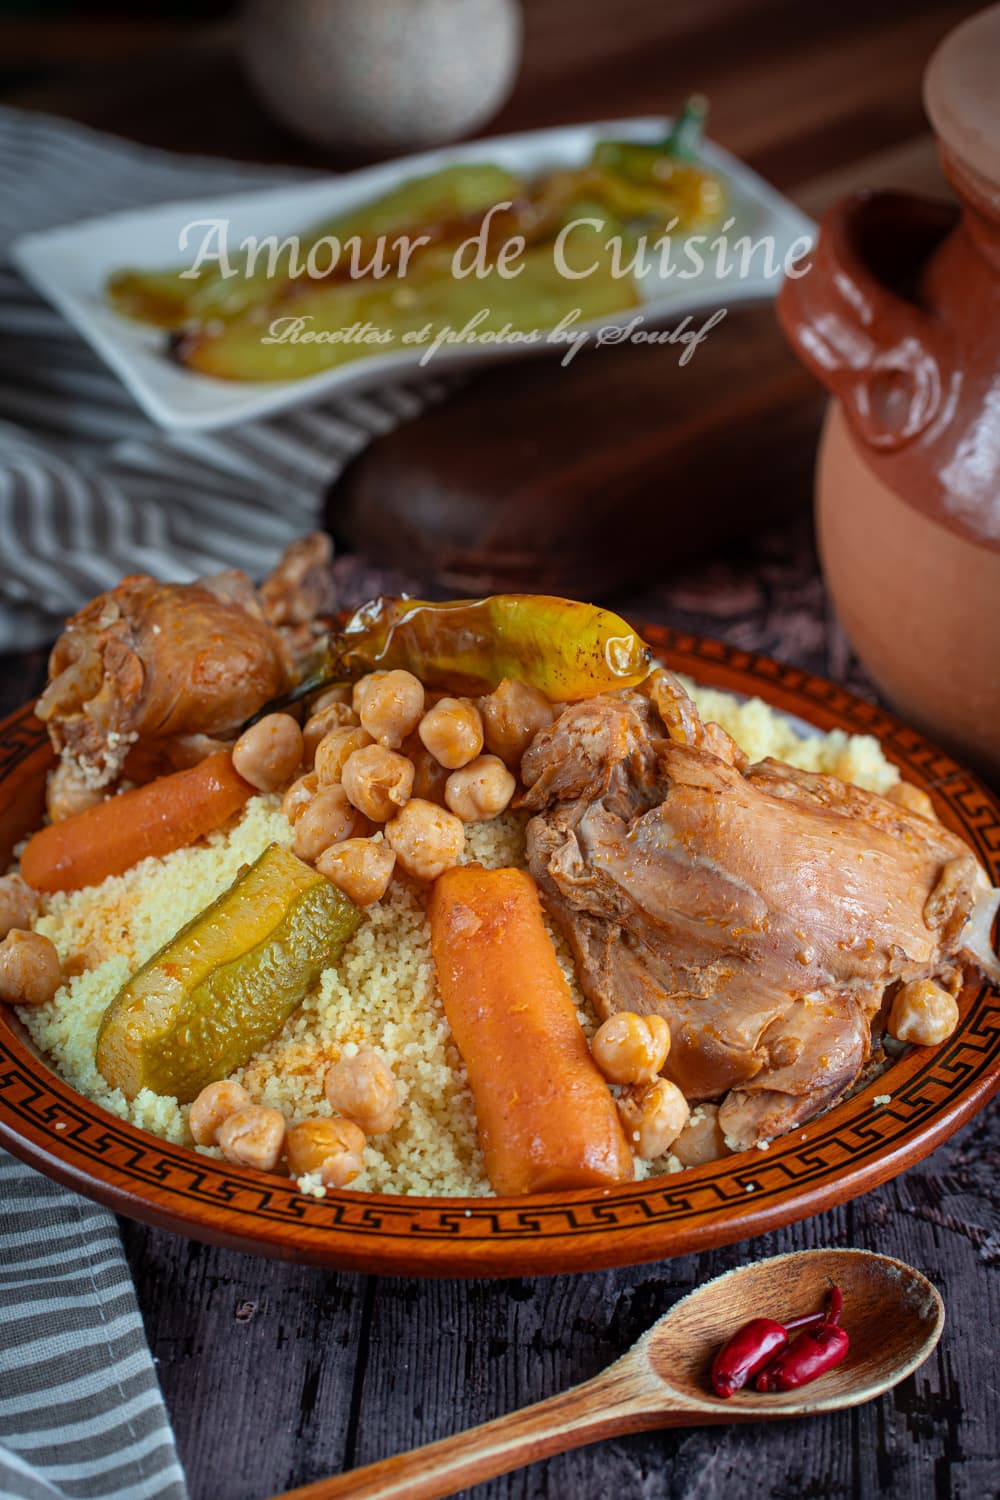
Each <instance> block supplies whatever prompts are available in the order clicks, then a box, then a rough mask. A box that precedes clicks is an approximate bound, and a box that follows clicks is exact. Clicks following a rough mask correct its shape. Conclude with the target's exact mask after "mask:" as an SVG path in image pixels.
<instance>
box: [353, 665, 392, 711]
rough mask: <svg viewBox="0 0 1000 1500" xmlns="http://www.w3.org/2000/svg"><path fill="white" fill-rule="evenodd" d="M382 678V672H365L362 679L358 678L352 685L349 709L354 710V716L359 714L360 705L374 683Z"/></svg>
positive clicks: (383, 674)
mask: <svg viewBox="0 0 1000 1500" xmlns="http://www.w3.org/2000/svg"><path fill="white" fill-rule="evenodd" d="M384 676H385V673H384V672H366V674H365V675H364V677H359V678H358V680H357V682H356V683H355V684H354V687H353V688H352V690H351V707H352V708H353V709H354V712H355V713H356V714H360V713H361V705H362V704H363V703H364V701H365V699H366V698H367V696H368V694H369V693H370V692H371V690H372V688H373V687H374V685H375V683H376V682H378V680H379V678H380V677H384Z"/></svg>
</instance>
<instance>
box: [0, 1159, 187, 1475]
mask: <svg viewBox="0 0 1000 1500" xmlns="http://www.w3.org/2000/svg"><path fill="white" fill-rule="evenodd" d="M0 1318H2V1330H3V1331H2V1334H0V1495H2V1496H3V1497H4V1500H61V1497H63V1496H66V1497H69V1496H73V1497H77V1496H79V1497H81V1500H83V1497H86V1500H97V1497H112V1496H113V1497H116V1500H147V1497H150V1500H152V1497H154V1496H155V1497H157V1500H184V1497H185V1495H186V1494H187V1490H186V1488H185V1484H184V1475H183V1473H182V1472H181V1467H180V1464H179V1462H178V1459H177V1451H176V1448H175V1447H174V1438H173V1433H172V1432H171V1430H170V1423H169V1421H168V1418H167V1413H166V1408H165V1407H164V1404H163V1397H162V1396H161V1395H160V1388H159V1386H158V1384H157V1381H156V1373H155V1371H154V1369H153V1361H152V1359H151V1357H150V1353H149V1349H148V1347H147V1345H146V1338H145V1334H144V1333H143V1327H142V1319H141V1317H140V1316H139V1309H138V1307H137V1306H136V1300H135V1292H134V1291H133V1288H132V1281H131V1278H130V1276H129V1272H128V1266H127V1264H126V1261H125V1256H124V1253H123V1251H122V1245H121V1240H120V1239H119V1237H118V1229H117V1226H116V1224H115V1220H114V1215H113V1214H111V1213H109V1212H108V1210H107V1209H104V1208H98V1207H97V1205H96V1204H93V1203H88V1202H87V1201H86V1199H84V1198H80V1197H78V1196H77V1195H76V1194H75V1193H70V1192H67V1191H66V1190H65V1189H64V1188H60V1187H57V1186H56V1185H55V1183H52V1182H49V1181H47V1180H46V1178H44V1177H40V1176H39V1175H38V1173H37V1172H33V1171H32V1170H31V1169H30V1168H29V1167H25V1166H22V1164H21V1163H20V1162H18V1161H15V1160H14V1158H13V1157H11V1156H8V1155H7V1154H6V1152H0Z"/></svg>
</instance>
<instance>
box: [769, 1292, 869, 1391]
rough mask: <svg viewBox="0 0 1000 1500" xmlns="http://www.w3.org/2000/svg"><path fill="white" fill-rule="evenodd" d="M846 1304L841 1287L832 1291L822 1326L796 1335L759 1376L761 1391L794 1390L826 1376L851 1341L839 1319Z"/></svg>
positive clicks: (844, 1353)
mask: <svg viewBox="0 0 1000 1500" xmlns="http://www.w3.org/2000/svg"><path fill="white" fill-rule="evenodd" d="M843 1306H844V1298H843V1294H842V1292H841V1290H840V1287H839V1286H835V1287H832V1288H831V1290H830V1311H829V1313H828V1314H827V1316H826V1318H825V1319H824V1321H823V1322H822V1323H820V1325H819V1327H818V1328H810V1329H808V1330H806V1331H804V1332H802V1333H800V1334H799V1336H798V1337H797V1338H794V1339H793V1340H792V1342H791V1343H790V1344H789V1346H788V1348H787V1349H785V1350H784V1351H783V1352H782V1353H781V1354H779V1355H778V1356H777V1358H776V1359H774V1360H773V1361H772V1362H771V1363H770V1364H769V1365H768V1366H767V1368H766V1369H765V1370H762V1371H761V1373H760V1374H759V1375H758V1376H757V1380H756V1386H757V1389H758V1390H759V1391H794V1390H796V1389H797V1388H798V1387H799V1386H800V1385H808V1384H809V1382H810V1381H811V1380H816V1379H817V1377H818V1376H820V1375H825V1374H826V1372H827V1370H832V1369H833V1368H834V1366H835V1365H839V1364H840V1362H841V1360H842V1359H844V1358H845V1357H846V1355H847V1351H848V1349H849V1348H850V1344H851V1341H850V1339H849V1338H848V1337H847V1334H846V1333H845V1332H844V1330H843V1328H841V1327H840V1324H839V1322H838V1319H839V1317H840V1314H841V1311H842V1309H843Z"/></svg>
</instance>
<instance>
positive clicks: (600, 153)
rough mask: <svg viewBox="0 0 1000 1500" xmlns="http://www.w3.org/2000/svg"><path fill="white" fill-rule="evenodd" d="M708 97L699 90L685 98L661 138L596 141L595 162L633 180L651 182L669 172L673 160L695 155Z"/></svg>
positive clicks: (699, 141) (693, 157)
mask: <svg viewBox="0 0 1000 1500" xmlns="http://www.w3.org/2000/svg"><path fill="white" fill-rule="evenodd" d="M707 114H708V101H707V100H706V99H705V97H704V95H702V94H695V95H693V96H692V98H690V99H688V100H687V102H686V103H685V105H684V108H683V109H682V110H681V112H680V114H679V115H678V116H677V119H676V120H675V121H674V123H673V127H672V128H671V131H670V134H669V135H668V136H666V137H665V139H664V140H662V141H598V143H597V145H596V146H595V147H594V155H593V162H594V165H595V166H598V167H606V168H607V169H608V170H609V171H612V172H618V173H619V174H620V175H621V176H623V177H628V178H630V179H631V180H632V181H633V182H643V183H653V182H656V181H657V180H658V179H664V178H666V177H669V176H670V173H671V170H672V168H673V164H674V163H675V162H678V161H685V162H692V161H695V160H696V159H697V155H698V151H699V148H700V147H701V143H702V138H703V136H704V130H705V117H706V115H707Z"/></svg>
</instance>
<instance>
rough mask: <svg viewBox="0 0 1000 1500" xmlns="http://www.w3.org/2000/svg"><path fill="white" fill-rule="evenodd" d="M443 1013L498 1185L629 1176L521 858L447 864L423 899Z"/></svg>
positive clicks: (527, 1186) (617, 1125) (505, 1189)
mask: <svg viewBox="0 0 1000 1500" xmlns="http://www.w3.org/2000/svg"><path fill="white" fill-rule="evenodd" d="M430 920H431V942H432V947H433V952H434V963H435V966H436V968H437V976H438V985H439V988H440V991H441V998H442V1000H443V1002H444V1008H445V1013H446V1014H447V1017H448V1020H449V1022H450V1024H451V1029H452V1032H453V1033H454V1037H455V1041H456V1043H457V1044H458V1050H459V1052H460V1053H461V1054H462V1058H463V1060H464V1062H465V1066H466V1068H467V1069H468V1073H469V1082H470V1083H471V1085H472V1092H473V1095H474V1097H475V1102H476V1118H477V1121H478V1125H479V1140H480V1144H481V1145H482V1148H483V1154H484V1156H485V1158H486V1171H487V1173H488V1175H489V1179H490V1182H491V1183H492V1184H493V1187H494V1188H495V1190H496V1191H497V1192H498V1193H503V1194H509V1193H542V1192H546V1191H554V1190H556V1189H561V1188H584V1187H590V1186H592V1185H594V1184H607V1183H611V1182H627V1181H629V1180H630V1179H631V1177H632V1175H633V1165H632V1154H631V1152H630V1150H629V1146H628V1142H627V1140H626V1139H625V1133H624V1131H623V1129H622V1125H621V1121H620V1120H619V1118H618V1111H617V1109H616V1108H615V1103H614V1100H613V1099H612V1097H611V1094H610V1092H609V1091H608V1086H607V1084H606V1083H605V1081H604V1079H603V1078H602V1076H601V1074H600V1073H599V1071H598V1069H597V1067H596V1065H595V1063H594V1061H593V1059H592V1058H591V1056H590V1049H589V1048H588V1046H587V1040H586V1038H585V1036H584V1034H583V1032H582V1030H581V1029H580V1023H579V1021H578V1020H577V1017H576V1011H575V1009H574V1006H573V998H572V995H571V994H570V989H569V985H568V984H567V983H566V980H565V978H564V976H563V973H562V970H561V969H560V967H559V961H558V959H557V958H556V953H555V949H554V948H553V946H552V943H551V941H550V939H549V935H548V933H547V932H546V930H545V924H544V922H543V921H542V908H541V904H540V902H539V899H538V890H537V887H536V886H535V882H534V881H533V880H532V878H531V876H530V875H528V874H526V873H525V872H524V871H523V870H484V869H483V868H482V866H480V865H460V866H456V867H455V868H454V869H451V870H446V871H445V873H444V874H443V875H440V876H439V877H438V879H437V882H436V883H435V886H434V890H433V893H432V895H431V900H430Z"/></svg>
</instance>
